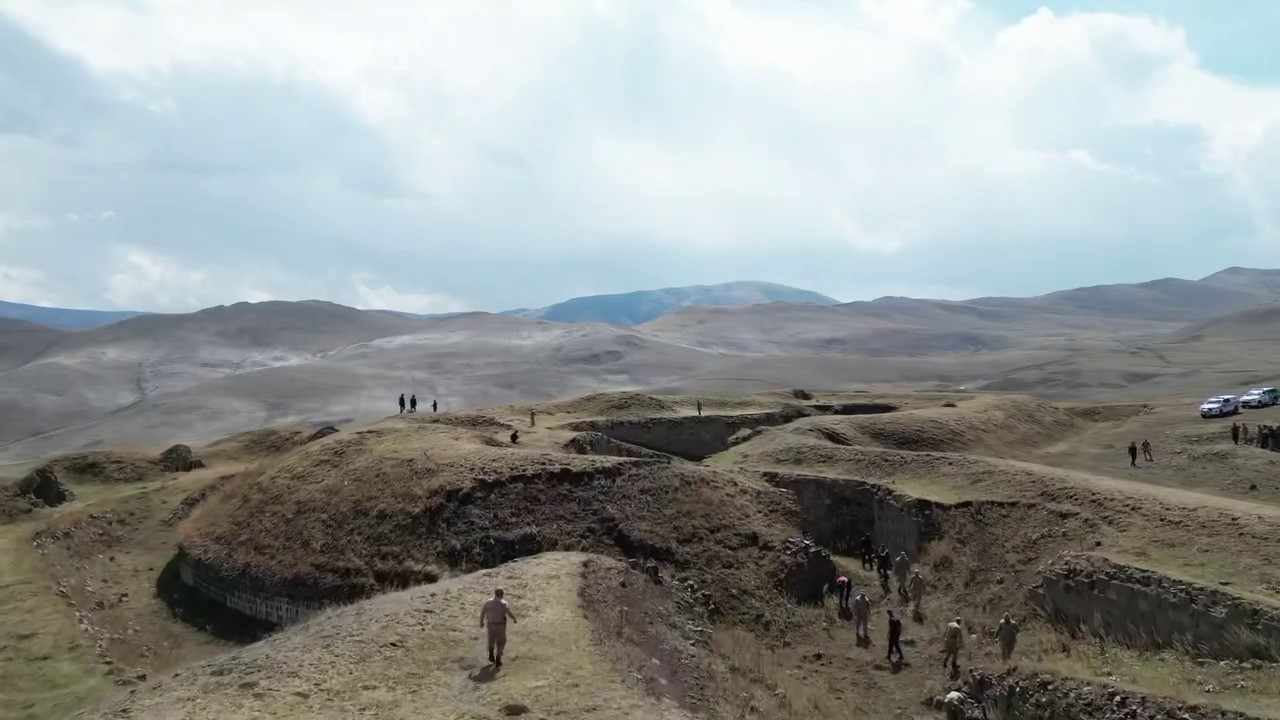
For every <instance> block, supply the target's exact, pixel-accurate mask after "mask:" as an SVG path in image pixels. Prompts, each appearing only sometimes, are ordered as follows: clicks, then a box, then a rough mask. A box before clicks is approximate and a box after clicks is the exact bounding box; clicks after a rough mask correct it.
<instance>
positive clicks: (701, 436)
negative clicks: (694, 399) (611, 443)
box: [563, 407, 814, 460]
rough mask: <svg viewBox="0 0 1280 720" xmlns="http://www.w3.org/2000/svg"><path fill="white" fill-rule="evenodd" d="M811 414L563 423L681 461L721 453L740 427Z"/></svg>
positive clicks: (793, 410)
mask: <svg viewBox="0 0 1280 720" xmlns="http://www.w3.org/2000/svg"><path fill="white" fill-rule="evenodd" d="M812 414H814V411H813V410H810V409H808V408H802V407H792V408H785V409H783V410H775V411H771V412H762V413H746V414H742V415H691V416H684V417H656V418H608V419H602V420H579V421H577V422H571V423H568V424H567V425H564V426H563V427H565V428H566V429H569V430H574V431H576V432H596V433H601V434H603V435H607V436H608V437H610V438H612V439H614V440H617V441H620V442H624V443H628V444H630V445H635V446H638V447H641V448H644V449H646V450H656V451H657V452H660V453H665V454H667V455H674V456H676V457H678V458H683V459H685V460H703V459H705V458H707V457H709V456H711V455H715V454H716V453H719V452H724V451H725V450H726V449H728V447H729V441H730V439H731V438H733V436H734V435H736V434H737V433H739V432H740V431H742V430H747V429H750V428H760V427H770V426H776V425H785V424H787V423H790V422H794V421H796V420H799V419H800V418H802V417H808V416H810V415H812Z"/></svg>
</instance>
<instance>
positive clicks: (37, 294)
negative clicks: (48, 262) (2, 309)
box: [0, 264, 58, 305]
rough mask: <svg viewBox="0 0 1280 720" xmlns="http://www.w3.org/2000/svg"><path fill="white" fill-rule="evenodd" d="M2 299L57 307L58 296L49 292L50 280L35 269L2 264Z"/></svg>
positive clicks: (0, 277)
mask: <svg viewBox="0 0 1280 720" xmlns="http://www.w3.org/2000/svg"><path fill="white" fill-rule="evenodd" d="M0 298H2V299H4V300H8V301H9V302H19V303H27V304H29V305H57V304H58V296H57V295H56V294H55V293H51V292H49V279H48V278H47V277H46V276H45V274H44V273H43V272H41V271H40V270H37V269H34V268H26V267H14V266H12V265H4V264H0Z"/></svg>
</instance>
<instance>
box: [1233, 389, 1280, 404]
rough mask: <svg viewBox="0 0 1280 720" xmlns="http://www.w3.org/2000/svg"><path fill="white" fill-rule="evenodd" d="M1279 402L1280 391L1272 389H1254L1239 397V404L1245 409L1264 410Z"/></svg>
mask: <svg viewBox="0 0 1280 720" xmlns="http://www.w3.org/2000/svg"><path fill="white" fill-rule="evenodd" d="M1278 402H1280V390H1276V389H1275V388H1273V387H1269V388H1254V389H1252V390H1250V391H1249V392H1247V393H1245V394H1244V395H1241V396H1240V404H1241V405H1243V406H1244V407H1247V408H1264V407H1267V406H1269V405H1275V404H1276V403H1278Z"/></svg>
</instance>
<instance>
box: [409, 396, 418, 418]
mask: <svg viewBox="0 0 1280 720" xmlns="http://www.w3.org/2000/svg"><path fill="white" fill-rule="evenodd" d="M409 412H411V413H416V412H418V395H417V394H416V393H415V394H413V395H410V396H409Z"/></svg>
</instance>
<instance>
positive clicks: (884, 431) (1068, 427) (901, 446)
mask: <svg viewBox="0 0 1280 720" xmlns="http://www.w3.org/2000/svg"><path fill="white" fill-rule="evenodd" d="M1078 422H1079V421H1078V420H1077V419H1076V418H1075V417H1074V416H1073V415H1072V414H1071V413H1068V412H1067V411H1065V410H1062V409H1061V408H1058V407H1057V406H1054V405H1050V404H1048V403H1044V402H1040V401H1038V400H1032V399H1030V398H1023V397H1016V396H1011V397H995V396H993V397H984V398H981V399H979V400H975V401H972V402H969V403H965V404H963V405H957V406H955V407H945V406H937V407H926V408H920V409H914V410H905V411H900V412H895V413H890V414H885V415H850V416H834V417H832V416H824V417H819V418H813V419H810V420H807V421H803V422H799V423H796V424H795V426H793V427H792V428H789V430H790V431H791V432H796V433H804V434H808V435H810V436H813V437H817V438H820V439H823V440H826V441H828V442H831V443H835V444H837V445H849V446H866V447H881V448H887V449H893V450H908V451H933V452H963V451H979V452H994V453H996V454H1000V453H1003V452H1005V451H1008V450H1014V449H1018V448H1026V447H1033V446H1037V445H1043V444H1047V443H1051V442H1054V441H1056V440H1060V439H1062V437H1063V436H1064V435H1066V434H1067V433H1070V432H1072V431H1074V430H1075V428H1076V426H1077V424H1078Z"/></svg>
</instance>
